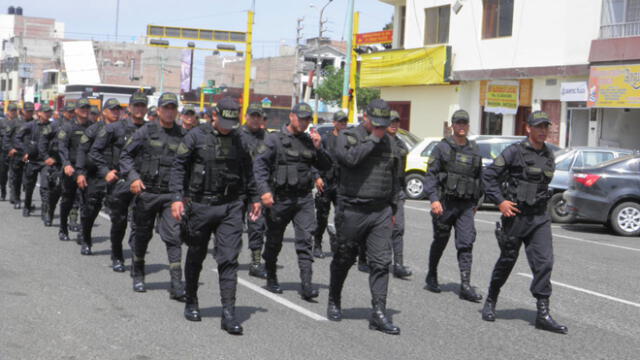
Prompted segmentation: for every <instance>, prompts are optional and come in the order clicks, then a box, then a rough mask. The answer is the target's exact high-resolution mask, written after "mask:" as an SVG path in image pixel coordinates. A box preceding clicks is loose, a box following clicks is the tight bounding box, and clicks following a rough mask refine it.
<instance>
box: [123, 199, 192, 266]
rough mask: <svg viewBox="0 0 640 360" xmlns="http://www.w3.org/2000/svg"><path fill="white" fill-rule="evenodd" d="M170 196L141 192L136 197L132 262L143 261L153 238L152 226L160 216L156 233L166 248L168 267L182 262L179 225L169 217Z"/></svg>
mask: <svg viewBox="0 0 640 360" xmlns="http://www.w3.org/2000/svg"><path fill="white" fill-rule="evenodd" d="M172 202H173V201H172V194H169V193H166V194H154V193H149V192H143V193H141V194H140V195H138V196H137V197H136V200H135V212H134V214H133V221H134V224H135V225H134V226H135V227H136V232H135V237H134V238H133V246H132V249H131V250H133V260H134V261H144V258H145V254H146V253H147V248H148V246H149V241H151V238H152V237H153V226H154V223H155V220H156V217H157V216H158V215H160V217H159V222H158V233H159V234H160V238H161V239H162V241H163V242H164V244H165V246H166V248H167V257H168V259H169V264H170V265H175V264H180V263H181V262H182V248H181V245H182V242H181V240H180V223H179V222H178V221H177V220H176V219H175V218H174V217H173V216H171V203H172Z"/></svg>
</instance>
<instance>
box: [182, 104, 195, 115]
mask: <svg viewBox="0 0 640 360" xmlns="http://www.w3.org/2000/svg"><path fill="white" fill-rule="evenodd" d="M181 113H182V114H183V115H186V114H187V113H191V114H193V115H195V114H196V109H195V108H194V107H193V105H192V104H186V105H185V106H183V107H182V112H181Z"/></svg>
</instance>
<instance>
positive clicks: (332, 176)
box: [322, 134, 340, 184]
mask: <svg viewBox="0 0 640 360" xmlns="http://www.w3.org/2000/svg"><path fill="white" fill-rule="evenodd" d="M327 136H328V137H327V140H326V143H325V150H326V151H327V152H329V154H330V155H331V158H332V162H331V168H330V169H329V170H327V171H325V172H323V173H322V178H323V179H324V180H326V181H327V182H329V183H330V184H331V183H335V182H337V181H338V179H339V178H340V165H338V163H337V162H335V156H334V153H335V148H336V143H337V142H338V137H337V136H335V135H333V134H329V135H327Z"/></svg>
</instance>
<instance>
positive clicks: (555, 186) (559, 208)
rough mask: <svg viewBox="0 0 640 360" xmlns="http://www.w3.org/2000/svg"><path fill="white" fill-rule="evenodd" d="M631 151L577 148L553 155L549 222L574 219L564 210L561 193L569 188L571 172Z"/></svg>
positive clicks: (565, 221)
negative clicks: (554, 169)
mask: <svg viewBox="0 0 640 360" xmlns="http://www.w3.org/2000/svg"><path fill="white" fill-rule="evenodd" d="M632 153H633V150H628V149H615V148H604V147H586V146H579V147H574V148H569V149H562V150H559V151H557V152H556V153H555V156H556V171H555V173H554V174H553V180H551V183H550V184H549V188H550V189H551V192H552V196H551V199H550V200H549V214H550V215H551V220H552V221H553V222H558V223H568V222H572V221H573V220H574V219H573V218H572V216H571V213H570V212H569V211H567V209H566V202H565V201H564V199H563V197H562V193H563V192H564V191H565V190H567V189H568V188H569V182H570V179H571V174H570V172H571V170H573V169H574V168H579V167H591V166H595V165H598V164H600V163H602V162H605V161H608V160H611V159H615V158H618V157H620V156H624V155H629V154H632Z"/></svg>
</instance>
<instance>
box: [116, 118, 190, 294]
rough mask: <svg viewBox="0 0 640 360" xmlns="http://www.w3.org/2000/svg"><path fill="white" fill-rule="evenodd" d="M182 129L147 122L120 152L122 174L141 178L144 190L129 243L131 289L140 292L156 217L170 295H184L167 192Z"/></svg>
mask: <svg viewBox="0 0 640 360" xmlns="http://www.w3.org/2000/svg"><path fill="white" fill-rule="evenodd" d="M185 133H186V131H185V130H184V129H183V128H182V127H180V126H178V125H177V124H174V126H173V127H171V128H163V127H162V126H161V125H160V124H159V123H147V124H145V125H144V126H142V127H141V128H140V129H138V130H137V131H136V132H135V133H133V136H132V137H131V139H129V140H128V141H127V144H125V146H124V148H123V149H122V154H121V155H120V171H121V173H122V177H123V178H125V179H127V181H129V182H133V181H135V180H141V181H142V182H143V184H144V186H145V190H144V191H143V192H142V193H140V194H139V195H138V196H136V199H135V205H134V206H135V212H134V214H133V221H134V226H135V229H136V231H135V237H134V238H133V242H132V244H131V245H132V249H131V250H132V251H133V266H132V268H131V270H132V271H131V274H132V276H133V278H134V284H133V286H134V291H137V292H144V291H145V285H144V273H145V268H144V258H145V254H146V252H147V247H148V245H149V241H151V238H152V237H153V227H154V223H155V220H156V217H157V216H158V217H159V218H160V220H159V224H158V225H159V226H158V232H159V233H160V238H161V239H162V241H163V242H164V243H165V245H166V248H167V255H168V258H169V271H170V274H171V288H170V290H169V293H170V296H171V298H173V299H178V300H180V299H183V298H184V285H183V284H182V267H181V265H180V264H181V260H182V249H181V240H180V224H179V223H178V221H177V220H176V219H174V218H173V216H171V203H172V201H173V197H172V195H171V192H170V191H169V176H170V172H171V166H172V165H173V161H174V159H175V156H176V151H177V150H178V145H179V144H180V142H181V141H182V138H183V137H184V135H185Z"/></svg>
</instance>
